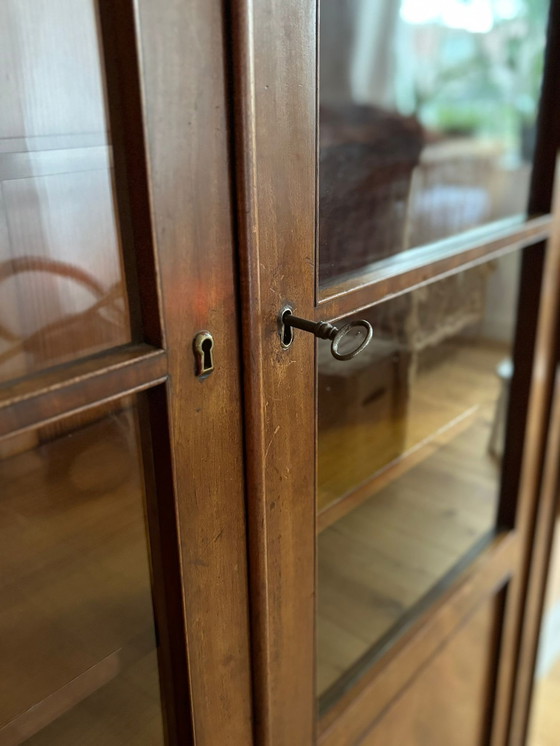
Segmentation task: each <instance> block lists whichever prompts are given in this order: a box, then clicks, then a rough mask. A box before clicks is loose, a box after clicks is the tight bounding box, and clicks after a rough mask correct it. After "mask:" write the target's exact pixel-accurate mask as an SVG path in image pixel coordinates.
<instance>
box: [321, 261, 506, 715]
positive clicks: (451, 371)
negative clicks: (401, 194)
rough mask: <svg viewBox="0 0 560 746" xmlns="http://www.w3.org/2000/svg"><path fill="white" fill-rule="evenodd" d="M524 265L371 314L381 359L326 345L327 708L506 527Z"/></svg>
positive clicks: (485, 268) (478, 275) (473, 276)
mask: <svg viewBox="0 0 560 746" xmlns="http://www.w3.org/2000/svg"><path fill="white" fill-rule="evenodd" d="M518 263H519V255H518V254H517V253H514V254H510V255H507V256H505V257H502V258H500V259H499V260H497V261H495V262H492V263H490V264H484V265H480V266H478V267H474V268H471V269H468V270H466V271H464V272H462V273H459V274H456V275H453V276H451V277H447V278H445V279H442V280H439V281H438V282H434V283H432V284H430V285H426V286H425V287H422V288H420V289H417V290H414V291H411V292H409V293H406V294H405V295H402V296H399V297H397V298H393V299H391V300H388V301H385V302H384V303H381V304H379V305H377V306H374V307H372V308H370V309H369V310H366V311H365V312H362V313H360V314H359V317H361V318H367V319H368V320H369V321H370V322H371V323H372V325H373V328H374V337H373V340H372V341H371V343H370V345H369V347H367V348H366V349H365V350H364V351H363V352H362V353H361V354H360V355H358V356H357V357H355V358H354V359H353V360H350V361H347V362H339V361H337V360H335V359H334V358H333V357H332V356H331V354H330V348H329V344H328V343H323V342H319V343H318V409H319V411H318V419H319V438H318V460H319V467H318V469H319V472H318V510H319V519H318V522H319V536H318V555H319V593H318V596H319V600H318V618H317V638H318V670H317V676H318V691H319V694H320V695H321V696H322V698H323V699H322V703H323V706H326V703H330V702H332V701H333V699H335V698H336V697H337V696H338V695H339V693H340V691H341V690H342V689H343V688H344V686H345V685H346V684H347V683H348V682H349V681H350V680H352V679H353V678H354V677H355V676H357V675H359V673H360V672H361V671H362V670H363V668H364V667H365V666H367V665H368V663H369V661H370V660H371V657H372V656H374V655H376V654H377V653H376V651H378V650H379V649H380V646H382V645H383V646H384V645H385V644H386V643H387V642H388V640H390V639H392V636H393V635H394V634H395V633H396V631H397V630H398V629H400V628H402V626H403V625H404V624H406V622H407V620H409V619H410V618H412V616H413V615H414V613H415V611H416V610H417V608H418V604H419V603H420V602H421V601H422V599H423V598H425V597H426V594H428V592H436V591H435V589H437V587H438V584H440V582H441V581H442V580H443V578H444V577H445V576H447V575H448V573H450V572H451V571H452V570H453V568H456V567H457V565H458V563H460V562H464V561H467V558H469V557H470V556H472V555H473V553H475V552H476V551H478V550H479V549H480V547H481V546H483V545H484V543H485V542H486V541H487V540H488V538H489V536H490V535H491V533H492V531H493V528H494V524H495V516H496V508H497V500H498V492H499V489H498V488H499V482H500V461H501V456H502V453H503V447H504V432H505V417H506V409H507V398H508V391H509V381H510V378H511V375H512V370H513V364H512V361H511V357H510V355H511V341H512V335H513V327H514V318H515V309H516V297H517V281H518Z"/></svg>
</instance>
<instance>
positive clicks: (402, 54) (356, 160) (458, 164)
mask: <svg viewBox="0 0 560 746" xmlns="http://www.w3.org/2000/svg"><path fill="white" fill-rule="evenodd" d="M547 12H548V0H507V2H503V1H502V0H321V13H320V126H319V140H320V167H319V264H320V281H321V282H322V283H324V282H328V281H329V280H332V279H333V278H334V277H337V276H339V275H341V274H344V273H347V272H352V271H355V270H359V269H361V268H363V267H365V266H366V265H367V264H369V263H371V262H374V261H377V260H380V259H384V258H387V257H391V256H393V255H394V254H396V253H398V252H401V251H404V250H406V249H410V248H414V247H418V246H421V245H425V244H428V243H430V242H433V241H436V240H438V239H442V238H447V237H449V236H451V235H454V234H457V233H460V232H463V231H465V230H468V229H470V228H473V227H475V226H480V225H484V224H487V223H490V222H493V221H497V220H500V219H502V218H507V217H510V216H514V215H517V214H520V213H523V212H524V211H525V209H526V199H527V193H528V184H529V176H530V169H531V161H532V155H533V148H534V139H535V122H536V113H537V108H538V98H539V92H540V83H541V75H542V63H543V52H544V32H545V25H546V19H547Z"/></svg>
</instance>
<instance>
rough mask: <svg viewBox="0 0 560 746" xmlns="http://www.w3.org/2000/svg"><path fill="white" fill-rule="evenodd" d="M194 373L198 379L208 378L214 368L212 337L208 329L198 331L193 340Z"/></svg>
mask: <svg viewBox="0 0 560 746" xmlns="http://www.w3.org/2000/svg"><path fill="white" fill-rule="evenodd" d="M193 350H194V359H195V374H196V377H197V378H199V379H201V380H202V379H203V378H208V376H209V375H210V373H212V371H213V370H214V337H213V336H212V335H211V334H210V332H208V331H202V332H198V334H197V335H196V337H195V338H194V341H193Z"/></svg>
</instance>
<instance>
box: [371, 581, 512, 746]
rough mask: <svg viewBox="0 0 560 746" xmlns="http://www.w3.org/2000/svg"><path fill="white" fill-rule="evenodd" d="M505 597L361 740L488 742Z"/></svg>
mask: <svg viewBox="0 0 560 746" xmlns="http://www.w3.org/2000/svg"><path fill="white" fill-rule="evenodd" d="M502 607H503V592H502V595H501V596H500V595H498V596H497V597H495V598H491V599H489V600H488V601H486V603H485V604H484V605H483V606H481V607H480V608H479V609H477V611H476V612H475V613H474V614H473V615H472V617H471V618H470V619H468V620H467V621H466V622H465V624H464V625H463V626H462V627H461V629H460V630H459V631H458V632H457V633H456V635H455V636H454V637H453V638H452V639H451V640H449V641H448V642H447V644H445V643H444V644H443V646H442V648H441V649H440V650H439V651H438V652H437V653H436V655H435V656H434V657H433V659H432V660H431V661H430V662H429V663H428V664H427V665H426V667H425V668H424V669H423V670H421V671H420V672H419V673H418V675H417V676H416V678H415V679H414V680H413V681H411V682H410V684H409V686H408V687H407V688H406V689H404V690H403V692H402V693H401V694H400V696H399V697H398V698H397V699H396V701H395V702H393V703H392V704H391V705H390V706H389V708H388V709H387V711H386V712H385V713H383V715H382V716H381V718H380V719H379V721H378V722H377V723H376V724H375V726H374V727H373V728H372V730H371V731H370V732H369V733H368V734H366V735H365V736H364V738H363V739H361V740H360V743H361V744H363V746H402V745H403V744H414V746H449V744H453V746H482V744H484V743H486V742H487V739H488V725H489V722H490V714H491V710H492V699H493V697H492V687H493V678H494V668H495V662H496V656H497V652H498V648H497V642H498V637H499V630H500V627H501V617H502Z"/></svg>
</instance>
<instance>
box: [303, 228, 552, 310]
mask: <svg viewBox="0 0 560 746" xmlns="http://www.w3.org/2000/svg"><path fill="white" fill-rule="evenodd" d="M551 225H552V217H551V215H548V214H544V215H539V216H537V217H532V218H529V219H528V220H526V221H523V222H521V223H519V222H514V221H504V223H503V224H499V225H496V226H494V227H489V228H487V229H484V230H481V229H477V230H476V231H473V232H471V233H470V234H467V235H465V236H457V237H453V238H449V239H445V240H442V241H438V242H437V243H435V244H433V245H431V246H427V247H424V248H419V249H411V250H410V251H407V252H403V253H402V254H397V255H396V256H395V257H391V258H390V259H388V260H384V261H381V262H378V263H377V264H375V265H373V266H372V268H371V270H370V271H363V272H360V273H359V274H357V275H353V276H351V277H349V278H347V279H344V280H341V281H339V282H338V283H337V284H333V285H330V286H328V287H325V288H323V289H322V291H321V293H320V298H319V303H318V309H317V312H318V317H320V318H321V319H330V320H333V319H336V318H340V317H341V316H345V315H348V314H350V313H354V312H357V311H360V310H361V309H363V308H366V307H367V306H371V305H373V304H375V303H378V302H380V301H382V300H386V299H387V298H392V297H394V296H396V295H401V294H402V293H406V292H408V291H410V290H413V289H414V288H417V287H419V286H420V285H424V284H426V283H428V282H433V281H435V280H438V279H441V278H442V277H444V276H447V275H450V274H455V273H456V272H461V271H464V270H465V269H467V268H469V267H472V266H474V265H476V264H481V263H483V262H486V261H489V260H491V259H495V258H496V257H498V256H501V255H502V254H505V253H509V252H511V251H515V250H519V249H522V248H524V247H526V246H530V245H532V244H535V243H538V242H539V241H543V240H545V239H547V238H548V236H549V235H550V230H551Z"/></svg>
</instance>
